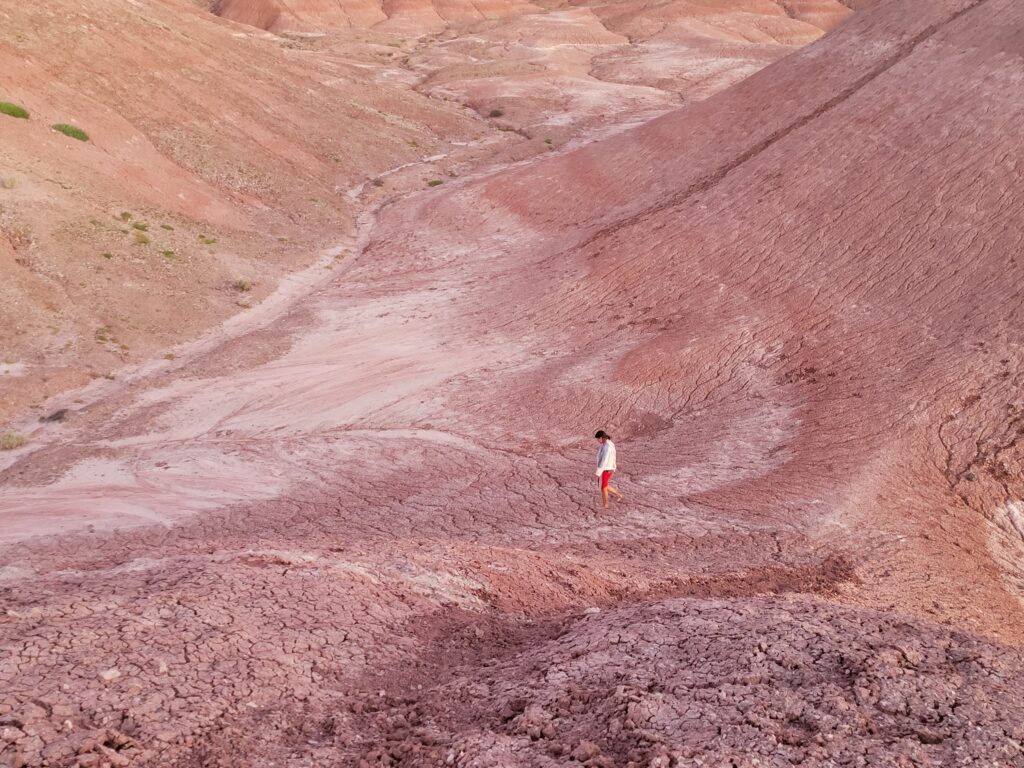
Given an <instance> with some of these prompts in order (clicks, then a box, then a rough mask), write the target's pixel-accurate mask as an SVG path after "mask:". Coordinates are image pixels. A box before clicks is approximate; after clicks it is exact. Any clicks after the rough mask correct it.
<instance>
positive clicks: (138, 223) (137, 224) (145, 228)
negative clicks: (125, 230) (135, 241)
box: [132, 221, 149, 232]
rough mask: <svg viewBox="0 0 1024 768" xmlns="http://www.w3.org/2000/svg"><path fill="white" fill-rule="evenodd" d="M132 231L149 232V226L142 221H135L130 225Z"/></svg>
mask: <svg viewBox="0 0 1024 768" xmlns="http://www.w3.org/2000/svg"><path fill="white" fill-rule="evenodd" d="M132 229H137V230H139V232H149V224H147V223H146V222H144V221H136V222H135V223H134V224H132Z"/></svg>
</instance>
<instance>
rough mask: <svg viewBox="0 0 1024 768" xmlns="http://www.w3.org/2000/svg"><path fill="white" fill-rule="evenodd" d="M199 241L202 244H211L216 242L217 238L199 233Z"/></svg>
mask: <svg viewBox="0 0 1024 768" xmlns="http://www.w3.org/2000/svg"><path fill="white" fill-rule="evenodd" d="M199 242H200V243H202V244H203V245H213V244H214V243H216V242H217V238H216V237H207V236H206V235H200V236H199Z"/></svg>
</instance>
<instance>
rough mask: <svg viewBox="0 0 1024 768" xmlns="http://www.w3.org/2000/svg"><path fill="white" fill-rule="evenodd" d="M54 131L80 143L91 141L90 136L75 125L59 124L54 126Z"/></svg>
mask: <svg viewBox="0 0 1024 768" xmlns="http://www.w3.org/2000/svg"><path fill="white" fill-rule="evenodd" d="M53 130H55V131H56V132H57V133H63V134H64V135H65V136H70V137H71V138H72V139H77V140H78V141H88V140H89V134H87V133H86V132H85V131H83V130H82V129H81V128H79V127H77V126H74V125H68V124H67V123H57V124H56V125H55V126H53Z"/></svg>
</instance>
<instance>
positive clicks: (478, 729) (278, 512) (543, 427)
mask: <svg viewBox="0 0 1024 768" xmlns="http://www.w3.org/2000/svg"><path fill="white" fill-rule="evenodd" d="M327 5H328V4H324V5H320V4H318V3H315V2H314V3H309V4H299V3H287V4H280V8H284V9H286V10H288V11H289V13H291V14H292V16H294V18H296V19H300V20H302V23H303V24H306V25H309V24H313V23H318V22H316V18H317V17H316V16H315V14H314V15H313V16H309V17H304V16H303V13H304V12H308V11H310V10H313V11H315V10H317V9H320V10H321V11H322V10H323V9H325V8H327ZM711 5H713V4H710V3H688V4H685V5H679V6H672V5H671V4H670V5H669V6H643V7H642V10H644V12H645V13H646V12H648V11H651V12H653V11H658V12H665V13H668V12H669V10H672V13H679V12H680V9H683V8H690V9H691V10H693V9H694V8H696V9H698V10H699V9H701V8H707V7H709V6H711ZM749 5H750V8H745V10H742V11H737V10H736V9H735V8H733V9H732V11H731V12H733V13H740V15H741V16H742V18H743V19H744V20H746V21H749V19H747V17H746V15H745V14H748V13H755V12H756V11H757V8H758V7H760V4H758V3H750V4H749ZM768 5H771V6H772V7H774V8H776V9H779V8H782V9H784V10H786V11H787V13H784V14H782V15H783V16H785V17H786V18H791V17H793V16H799V15H800V14H802V13H806V14H810V13H811V12H812V11H814V12H818V11H821V9H824V10H825V11H828V10H829V9H828V8H827V7H826V6H828V4H827V3H825V4H823V3H812V2H801V3H797V2H789V3H784V4H780V5H776V4H774V3H770V4H768ZM300 6H301V7H300ZM182 7H184V6H182ZM189 7H191V8H193V9H194V6H189ZM431 7H433V6H431ZM303 8H305V9H306V11H303V10H302V9H303ZM673 9H674V10H673ZM815 9H817V11H815ZM221 10H222V12H226V9H225V8H222V9H221ZM257 10H258V9H257ZM370 10H371V11H372V10H373V9H372V7H371V9H370ZM577 10H578V9H577ZM591 10H592V11H593V15H594V16H595V17H597V18H599V19H600V18H602V14H606V11H607V9H599V8H597V7H596V6H595V7H594V8H593V9H591ZM570 11H571V9H563V8H559V9H553V10H552V13H570ZM195 12H196V13H200V11H198V10H197V11H195ZM822 12H823V11H822ZM282 13H283V12H282ZM571 13H576V11H575V10H572V11H571ZM571 13H570V15H571ZM639 15H640V16H642V15H643V14H639ZM283 16H288V14H283ZM203 18H206V17H203ZM388 18H389V19H390V18H391V17H390V16H389V17H388ZM311 20H312V21H311ZM250 21H252V20H251V19H250ZM486 21H487V23H486V24H484V23H483V22H481V24H482V27H481V30H483V31H481V32H480V34H484V32H486V33H487V34H490V35H495V34H498V33H499V32H496V31H495V30H499V31H500V29H501V26H500V25H495V26H493V28H492V26H491V22H490V20H486ZM207 22H208V23H213V24H215V25H216V24H227V23H228V22H221V21H212V22H209V20H208V19H207ZM296 23H298V22H296ZM403 23H404V22H403ZM687 23H689V22H687ZM289 24H290V23H289ZM269 26H271V27H272V28H273V27H274V25H273V24H270V25H269ZM601 27H602V28H603V29H604V30H605V31H606V32H608V33H609V34H617V33H616V32H614V29H613V26H612V25H611V24H610V23H609V24H605V23H604V22H602V24H601ZM226 28H227V29H230V30H235V29H236V28H235V27H233V26H232V27H226ZM353 28H361V27H360V25H357V24H353ZM529 28H530V20H529V18H528V17H527V16H522V17H521V18H515V19H513V20H511V21H509V22H508V25H507V29H515V30H517V31H516V32H515V35H517V36H518V37H517V38H516V39H518V40H521V39H525V38H524V35H526V32H525V31H524V30H527V29H529ZM582 28H584V29H587V30H590V32H589V33H588V34H590V33H593V34H595V35H598V33H600V35H604V34H605V33H603V32H600V30H599V29H597V28H596V27H594V26H593V22H592V21H591V20H590V17H587V20H586V24H585V25H584V27H582ZM1021 28H1024V10H1022V9H1021V8H1019V7H1018V5H1017V4H1015V3H1014V2H1012V0H940V1H939V2H924V1H923V0H888V2H885V3H882V4H880V5H878V6H877V7H874V8H870V9H865V10H863V12H859V13H858V14H857V15H855V16H853V17H852V18H850V19H849V20H847V21H846V22H844V23H842V24H841V25H840V26H838V28H836V29H835V30H834V31H833V32H831V33H830V34H829V35H827V36H825V37H824V38H823V39H821V40H819V41H818V42H816V43H813V44H810V45H809V46H807V47H805V48H803V49H801V50H800V51H799V52H796V53H794V54H792V55H791V56H788V57H786V58H785V59H783V60H781V61H778V62H776V63H774V64H772V65H771V66H768V67H766V68H764V69H762V70H761V71H759V72H758V73H756V74H753V75H750V76H749V77H746V78H745V79H741V80H739V81H738V82H736V83H735V84H733V85H732V86H731V87H729V88H726V89H724V90H721V91H719V92H718V93H716V94H715V95H712V96H710V97H709V98H706V99H704V100H700V101H694V102H693V103H689V104H685V105H684V106H682V107H681V108H679V109H673V110H671V111H667V112H664V113H663V114H661V115H660V116H659V117H656V118H653V119H648V118H649V115H643V116H641V117H642V118H644V119H639V124H637V125H635V126H632V127H627V126H625V125H623V124H622V123H621V122H620V121H618V120H613V121H609V122H607V123H605V122H601V121H600V120H596V121H592V122H587V121H583V122H580V123H575V122H573V120H568V121H567V124H568V125H570V131H571V132H577V133H574V134H572V136H573V138H571V139H570V140H567V141H566V143H564V144H561V145H560V146H558V147H557V148H555V149H551V150H547V149H542V148H540V147H537V148H536V150H535V151H534V150H530V151H529V152H527V151H526V150H525V149H523V154H519V151H520V149H519V148H525V147H527V145H528V143H529V142H531V141H533V142H535V143H543V142H540V139H539V137H537V136H534V137H533V138H531V139H528V138H526V137H525V136H523V135H521V134H520V133H517V132H516V131H500V130H497V131H496V133H498V134H502V135H505V134H510V133H511V134H514V135H515V136H516V137H518V138H516V139H512V140H510V142H509V143H508V144H500V145H499V144H495V145H494V147H492V149H495V154H494V155H487V152H483V153H482V154H480V155H469V156H466V157H467V159H465V160H464V162H465V165H464V166H460V169H461V170H460V172H459V174H458V175H457V177H451V176H448V177H446V178H445V179H443V181H444V183H443V184H441V185H438V186H435V187H433V188H424V187H425V183H424V181H425V180H424V179H423V178H422V177H420V178H416V176H415V174H417V173H422V168H421V167H418V166H410V167H407V168H405V169H403V170H400V171H397V172H396V174H394V175H395V176H396V179H394V183H395V184H396V185H398V184H399V183H400V181H399V180H401V179H403V178H404V179H405V180H404V181H401V183H402V184H404V185H405V186H402V187H400V189H401V190H404V191H409V190H412V189H418V190H420V191H416V192H414V193H411V194H404V193H399V191H398V188H396V189H390V188H384V189H382V188H381V187H377V186H375V185H373V184H372V182H370V183H367V184H366V185H365V186H361V187H359V186H357V188H356V189H355V191H354V192H353V194H352V195H351V196H350V197H349V198H348V199H349V201H350V202H349V204H350V205H352V206H353V207H352V213H351V216H352V222H353V224H352V228H351V230H350V231H347V232H341V231H340V230H339V232H338V234H339V241H338V242H340V243H341V244H342V247H344V248H345V249H347V250H348V254H349V255H348V257H347V258H345V259H344V260H342V261H341V262H340V263H338V264H337V265H336V266H335V267H334V268H333V269H331V270H324V269H323V268H322V266H320V267H318V268H317V269H315V270H313V271H310V272H307V273H305V274H304V275H303V276H300V277H298V278H296V279H294V280H292V281H290V282H289V281H286V282H284V283H283V284H282V286H281V288H280V289H279V291H278V292H277V293H276V294H273V295H272V296H271V297H270V298H269V299H268V300H267V301H265V302H264V303H262V304H261V305H260V306H259V307H255V308H254V309H253V310H252V311H251V312H247V313H244V314H242V315H238V316H237V317H235V318H233V319H231V320H229V321H228V322H226V323H225V324H223V325H222V326H221V327H219V328H218V329H217V330H215V331H213V332H212V333H210V334H209V335H208V336H206V337H204V338H200V339H199V340H197V341H194V342H191V343H188V344H182V345H181V346H180V347H178V348H177V350H176V354H175V358H174V359H173V360H166V359H158V360H155V361H149V362H140V363H139V364H137V365H134V366H129V367H126V368H122V369H119V370H118V372H117V375H116V377H115V378H114V379H113V380H108V379H105V378H101V379H97V380H96V381H95V382H93V384H91V385H90V386H89V387H86V388H84V389H80V390H75V391H71V392H67V393H65V394H61V395H58V396H56V397H53V398H51V399H49V400H47V401H45V402H43V403H42V404H41V405H42V408H41V409H40V412H41V413H43V414H50V413H57V412H59V411H60V410H63V409H66V411H67V412H66V413H65V414H63V415H62V416H61V418H59V419H55V420H53V421H49V422H45V423H41V422H39V420H38V414H37V413H27V414H26V413H24V412H22V413H21V415H19V416H18V417H16V418H14V419H12V420H11V422H10V423H11V425H12V427H14V428H15V429H17V430H18V431H20V432H21V433H23V434H24V435H26V436H27V437H28V439H29V440H28V442H27V443H26V445H25V446H23V447H21V448H19V449H17V450H13V451H5V452H4V453H2V454H0V524H2V527H0V536H2V539H0V547H2V549H0V601H2V608H3V613H2V615H0V649H2V650H0V690H3V692H4V696H3V697H2V699H0V761H4V763H3V764H11V765H16V766H36V765H39V766H66V765H74V766H83V767H84V766H135V765H138V766H173V767H174V768H185V767H186V766H188V767H197V766H204V767H205V766H268V767H269V766H288V767H289V768H300V766H302V767H305V768H308V767H309V766H324V767H325V768H326V766H337V765H346V766H347V765H352V766H364V765H365V766H441V765H452V766H475V767H476V766H478V767H479V768H484V767H490V766H556V765H574V764H582V765H589V766H594V767H595V768H596V767H602V766H645V767H648V768H673V767H675V766H685V767H687V768H689V767H690V766H716V767H717V766H731V767H732V768H739V767H742V768H765V767H766V766H771V768H775V766H780V767H781V766H789V765H794V764H798V765H808V766H822V768H824V767H825V766H864V767H869V766H870V767H874V766H889V765H894V766H947V765H965V766H970V765H973V766H979V767H980V766H985V768H1017V766H1021V765H1024V747H1022V740H1024V732H1022V731H1021V725H1020V723H1021V722H1022V721H1024V710H1022V703H1024V651H1022V646H1021V638H1022V637H1024V633H1022V630H1024V613H1022V595H1024V592H1022V587H1024V570H1022V567H1021V562H1022V556H1024V523H1022V517H1021V515H1022V512H1021V510H1022V509H1024V502H1022V501H1021V499H1024V487H1022V484H1021V482H1020V480H1019V478H1020V476H1021V468H1022V466H1024V454H1022V453H1021V450H1020V448H1019V446H1018V440H1019V435H1020V434H1021V433H1024V426H1022V425H1021V418H1022V416H1021V414H1022V406H1021V382H1022V377H1021V370H1022V364H1024V361H1022V357H1021V352H1020V349H1021V345H1020V339H1021V332H1020V323H1019V315H1020V311H1021V306H1022V298H1024V293H1022V290H1021V282H1020V280H1018V279H1017V278H1016V276H1015V275H1016V271H1015V270H1016V262H1017V259H1018V257H1019V256H1018V253H1019V246H1020V244H1021V242H1022V240H1024V234H1022V230H1021V227H1020V221H1021V213H1020V205H1019V201H1020V200H1021V199H1024V195H1022V193H1024V189H1021V185H1022V180H1021V179H1022V177H1021V176H1020V174H1019V173H1016V168H1017V166H1016V162H1017V161H1016V149H1017V148H1018V147H1017V145H1018V143H1019V142H1018V140H1017V136H1016V134H1015V133H1014V132H1013V131H1012V130H1010V129H1009V128H1008V126H1013V125H1018V124H1019V123H1020V120H1021V118H1024V114H1021V112H1022V104H1021V101H1020V98H1019V95H1020V89H1019V86H1020V82H1021V81H1022V79H1024V63H1022V62H1024V59H1022V57H1021V56H1020V55H1019V54H1020V46H1019V30H1020V29H1021ZM311 29H312V27H303V28H302V29H301V30H300V29H298V27H294V28H293V27H291V26H289V25H287V24H286V25H285V26H284V27H282V28H281V29H278V30H277V32H278V33H279V34H282V35H285V34H288V33H289V30H291V33H292V34H296V30H298V31H301V32H304V33H306V34H309V32H310V30H311ZM547 29H548V28H547V26H545V25H541V26H539V27H538V28H537V30H534V33H536V32H538V31H539V32H544V31H545V30H547ZM314 31H315V30H314ZM243 34H263V33H262V32H259V33H251V32H246V33H243ZM353 34H354V33H353ZM441 34H443V33H441ZM600 35H599V36H600ZM295 39H296V41H297V42H296V47H295V48H294V49H292V48H287V49H286V50H289V51H302V55H303V56H305V55H307V54H309V55H310V60H319V59H320V57H324V56H326V57H329V56H331V55H334V54H337V52H338V51H339V50H341V49H340V48H338V46H340V45H341V42H340V40H339V39H337V38H333V37H332V36H331V35H330V34H328V35H326V36H325V37H323V38H319V37H317V38H312V37H296V38H295ZM588 39H589V38H588ZM460 41H461V42H460V43H459V44H462V43H465V42H466V41H465V40H464V39H460ZM561 44H562V43H558V45H561ZM587 44H588V45H589V44H590V43H589V42H588V43H587ZM630 44H631V45H632V43H630ZM431 45H436V46H437V47H439V48H443V47H444V46H443V40H442V41H434V42H432V43H431ZM538 47H542V46H538ZM274 50H277V49H274ZM502 50H505V49H502ZM509 50H511V49H509ZM625 50H626V49H623V51H625ZM275 55H276V54H275ZM494 60H495V61H499V62H502V57H501V56H496V57H495V58H494ZM436 71H437V72H440V71H442V70H441V69H440V68H438V69H436ZM449 74H451V72H449ZM559 76H561V75H559ZM501 77H505V75H504V74H502V75H501ZM475 79H477V78H475V77H471V78H465V80H475ZM441 80H444V78H443V77H442V78H440V79H439V80H438V83H439V82H441ZM446 82H462V81H460V80H459V79H458V78H453V79H452V80H450V81H446ZM424 83H425V81H424V82H417V84H416V86H415V88H413V89H412V90H411V93H413V94H415V95H416V97H421V98H423V99H425V100H427V101H428V102H429V103H431V104H434V103H435V102H436V100H437V94H436V93H434V92H431V93H429V94H428V93H426V92H420V91H419V90H417V89H423V88H426V89H427V90H430V89H433V88H434V87H435V85H434V84H429V83H428V84H426V85H425V84H424ZM437 87H439V86H437ZM457 87H458V88H459V89H465V88H466V86H465V85H464V84H460V85H458V86H457ZM644 87H655V86H644ZM453 92H454V91H453ZM459 92H461V93H467V94H468V93H469V91H468V90H461V91H459ZM540 92H541V93H543V89H541V90H540ZM410 98H412V96H410ZM541 101H542V102H543V99H542V100H541ZM481 103H483V102H481ZM487 103H491V102H487ZM509 103H512V102H509ZM631 108H632V107H631ZM463 109H464V108H463ZM548 110H549V107H548V106H546V104H545V103H542V104H541V105H540V106H536V107H531V109H530V110H527V111H526V112H524V113H523V114H526V115H528V117H527V118H524V122H523V123H522V124H521V125H520V126H519V128H520V129H521V130H522V131H523V132H524V133H526V134H529V131H530V130H533V127H535V126H536V125H538V124H539V123H538V121H540V122H541V123H542V122H543V121H545V120H549V115H553V114H555V111H557V110H555V111H551V112H549V111H548ZM572 114H573V115H576V114H578V112H577V111H576V109H575V108H573V112H572ZM627 117H628V115H622V118H623V120H625V119H626V118H627ZM461 119H462V118H460V120H461ZM467 119H469V120H470V121H471V122H472V121H474V120H479V119H480V118H467ZM488 119H491V118H488ZM494 119H496V118H494ZM461 124H462V123H460V125H461ZM472 124H473V125H475V124H476V123H475V122H473V123H472ZM589 130H593V131H594V133H589V134H588V133H587V131H589ZM585 136H588V137H589V140H585ZM499 141H503V140H501V139H499ZM452 143H453V144H455V143H454V142H452ZM453 151H458V150H457V149H456V150H453ZM473 151H476V149H474V150H473ZM487 151H490V150H487ZM413 162H415V161H413ZM460 162H463V161H460ZM403 173H407V174H409V175H408V177H402V176H401V174H403ZM388 178H391V177H390V176H389V177H388ZM414 182H415V183H414ZM360 183H361V182H360ZM597 427H602V428H605V429H607V430H608V431H610V432H611V433H612V434H613V436H614V437H615V438H616V440H617V443H618V447H619V455H620V471H619V472H618V473H617V475H616V481H617V483H618V484H619V487H620V488H621V490H622V491H623V492H624V493H625V495H626V501H625V502H623V503H621V504H619V505H616V506H614V507H613V508H611V509H609V510H602V509H600V508H599V507H598V505H597V489H596V484H595V482H594V477H593V474H592V460H593V456H594V452H595V445H594V444H593V440H592V438H590V435H591V434H592V433H593V431H594V429H595V428H597Z"/></svg>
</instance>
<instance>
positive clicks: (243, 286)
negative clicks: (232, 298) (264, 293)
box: [231, 280, 252, 293]
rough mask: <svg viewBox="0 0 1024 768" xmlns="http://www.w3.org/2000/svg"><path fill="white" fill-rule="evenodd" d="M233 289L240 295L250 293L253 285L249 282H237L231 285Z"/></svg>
mask: <svg viewBox="0 0 1024 768" xmlns="http://www.w3.org/2000/svg"><path fill="white" fill-rule="evenodd" d="M231 287H232V288H234V289H235V290H236V291H238V292H239V293H248V292H249V291H251V290H252V283H250V282H249V281H248V280H235V282H233V283H232V284H231Z"/></svg>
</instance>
